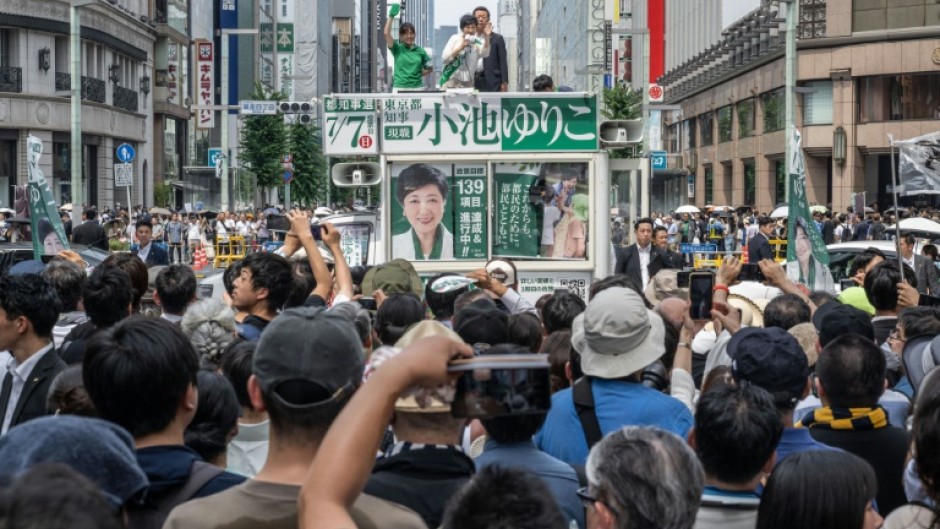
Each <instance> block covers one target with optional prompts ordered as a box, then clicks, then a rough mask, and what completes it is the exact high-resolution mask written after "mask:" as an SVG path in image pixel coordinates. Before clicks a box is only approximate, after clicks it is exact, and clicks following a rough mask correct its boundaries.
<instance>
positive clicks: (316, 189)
mask: <svg viewBox="0 0 940 529" xmlns="http://www.w3.org/2000/svg"><path fill="white" fill-rule="evenodd" d="M288 136H289V138H290V150H289V152H290V153H291V154H293V156H294V179H293V181H291V186H290V187H291V202H295V203H300V204H304V205H307V206H309V205H313V204H315V203H319V202H322V201H324V200H326V186H327V180H328V179H329V174H328V171H327V163H326V158H324V157H323V150H322V143H321V141H320V129H319V128H317V127H315V126H313V125H290V126H289V127H288Z"/></svg>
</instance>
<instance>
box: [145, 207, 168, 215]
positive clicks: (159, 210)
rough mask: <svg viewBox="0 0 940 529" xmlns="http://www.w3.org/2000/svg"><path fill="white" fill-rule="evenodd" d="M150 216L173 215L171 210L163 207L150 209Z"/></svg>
mask: <svg viewBox="0 0 940 529" xmlns="http://www.w3.org/2000/svg"><path fill="white" fill-rule="evenodd" d="M150 214H152V215H171V214H172V213H171V212H170V210H168V209H166V208H161V207H155V208H150Z"/></svg>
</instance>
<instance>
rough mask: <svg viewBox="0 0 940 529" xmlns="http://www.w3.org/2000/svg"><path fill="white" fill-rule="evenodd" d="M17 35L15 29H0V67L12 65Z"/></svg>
mask: <svg viewBox="0 0 940 529" xmlns="http://www.w3.org/2000/svg"><path fill="white" fill-rule="evenodd" d="M15 35H16V30H15V29H0V67H3V68H6V67H7V66H12V63H11V62H10V61H11V60H12V59H13V57H14V52H13V49H12V48H11V47H12V46H13V43H14V41H15V39H14V36H15Z"/></svg>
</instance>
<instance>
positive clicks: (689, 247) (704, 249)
mask: <svg viewBox="0 0 940 529" xmlns="http://www.w3.org/2000/svg"><path fill="white" fill-rule="evenodd" d="M717 251H718V245H717V244H689V243H682V244H680V245H679V252H680V253H714V252H717Z"/></svg>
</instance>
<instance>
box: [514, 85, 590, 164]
mask: <svg viewBox="0 0 940 529" xmlns="http://www.w3.org/2000/svg"><path fill="white" fill-rule="evenodd" d="M500 104H501V107H502V122H503V127H502V129H503V135H502V138H501V139H502V149H503V151H504V152H505V151H543V150H546V148H550V150H555V151H577V150H582V149H585V148H588V149H591V150H593V149H596V148H597V100H596V99H595V98H593V97H585V98H584V99H581V100H579V99H558V100H552V99H548V98H545V99H539V98H503V99H502V100H501V102H500Z"/></svg>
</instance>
